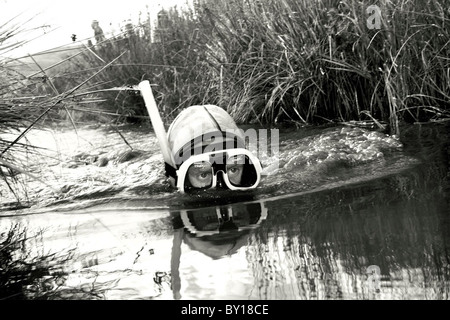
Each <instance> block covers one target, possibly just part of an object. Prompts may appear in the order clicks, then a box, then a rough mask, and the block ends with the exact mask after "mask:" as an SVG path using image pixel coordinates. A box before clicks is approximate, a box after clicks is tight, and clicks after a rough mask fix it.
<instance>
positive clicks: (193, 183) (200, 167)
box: [185, 161, 213, 188]
mask: <svg viewBox="0 0 450 320" xmlns="http://www.w3.org/2000/svg"><path fill="white" fill-rule="evenodd" d="M212 181H213V171H212V167H211V164H210V163H209V162H207V161H201V162H195V163H193V164H191V165H190V167H189V169H188V170H187V177H186V179H185V184H186V186H187V187H191V188H210V187H211V186H212Z"/></svg>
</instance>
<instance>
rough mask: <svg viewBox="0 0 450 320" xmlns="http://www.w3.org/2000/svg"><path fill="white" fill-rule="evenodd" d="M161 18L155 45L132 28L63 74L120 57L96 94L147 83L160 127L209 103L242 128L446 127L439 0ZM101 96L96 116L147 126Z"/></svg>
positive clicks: (203, 6) (139, 113)
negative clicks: (374, 23)
mask: <svg viewBox="0 0 450 320" xmlns="http://www.w3.org/2000/svg"><path fill="white" fill-rule="evenodd" d="M374 4H375V5H377V6H378V8H379V9H380V13H381V15H380V21H379V22H380V26H379V28H374V29H370V28H369V27H368V25H367V20H368V19H369V18H370V12H369V13H367V12H366V10H367V8H368V7H369V6H370V5H374ZM161 14H162V15H163V18H164V19H163V20H162V21H163V23H160V26H159V28H158V29H157V32H158V35H159V42H157V43H155V42H152V41H150V40H151V39H149V32H148V30H147V31H146V29H145V28H146V26H148V21H143V22H142V23H140V24H137V25H133V26H131V27H130V28H129V29H128V31H127V32H126V33H124V34H122V35H120V36H118V37H115V38H113V39H108V40H107V41H106V42H105V43H102V44H97V45H96V46H93V50H95V52H96V54H95V55H93V54H89V53H86V54H84V55H82V56H80V57H79V59H78V60H77V61H75V62H74V61H72V70H71V71H70V72H68V73H67V74H66V75H69V74H70V75H73V72H76V71H78V72H79V75H81V74H83V72H89V70H95V69H96V68H99V67H100V66H101V65H102V64H103V61H102V60H104V61H110V60H111V58H112V57H114V56H116V55H117V54H118V53H119V52H120V51H121V50H124V49H126V50H128V52H127V54H126V55H125V56H123V57H122V58H121V60H120V61H119V62H118V63H116V64H114V65H113V66H112V67H111V68H109V69H108V70H107V71H106V72H103V73H102V75H101V78H97V80H98V83H99V84H100V87H103V88H107V87H108V86H111V85H131V84H136V83H138V82H139V81H140V80H141V78H143V77H144V78H147V79H149V80H150V81H151V83H153V84H155V85H157V86H155V87H154V90H155V93H156V98H157V100H158V102H159V105H160V106H161V109H162V112H163V115H164V116H165V117H168V118H172V117H173V116H174V115H176V114H177V112H178V110H180V109H182V108H184V107H186V106H189V105H193V104H200V103H215V104H219V105H221V106H222V107H224V108H225V109H227V110H228V111H229V112H230V113H231V114H232V115H233V116H234V117H235V119H236V120H237V121H239V122H244V123H247V122H261V123H277V122H282V121H294V122H301V123H304V124H317V123H323V122H339V121H349V120H364V119H369V120H370V119H377V120H378V121H384V122H386V123H388V124H390V127H391V130H393V131H394V132H396V131H398V123H399V121H409V122H421V121H447V120H448V119H449V118H450V114H449V110H448V104H449V103H448V101H449V94H450V92H449V88H450V73H449V72H448V70H449V59H448V56H450V49H449V42H450V34H449V30H450V14H449V11H448V8H447V7H445V6H444V4H443V3H442V2H441V1H438V0H427V1H419V0H393V1H375V2H373V1H356V0H344V1H340V2H339V3H337V2H336V1H331V0H317V1H302V0H259V1H248V0H233V1H225V2H218V1H212V0H203V1H197V2H196V3H195V6H194V8H193V9H192V10H185V11H180V10H175V9H172V10H168V11H165V12H162V13H161ZM161 24H162V25H161ZM99 57H101V59H99ZM69 78H70V77H69ZM64 79H65V80H64ZM67 79H68V78H67V77H66V78H65V76H64V74H62V75H61V76H60V80H59V81H60V82H61V81H62V82H64V81H66V82H67V81H68V80H67ZM70 79H72V80H74V79H76V78H73V77H72V78H70ZM102 97H103V98H105V99H106V101H105V103H104V105H103V107H101V109H102V110H108V111H109V112H113V113H116V114H118V115H122V116H123V117H122V119H126V118H130V117H133V116H136V117H137V118H138V119H139V117H145V116H146V114H145V108H144V107H143V104H142V101H141V99H140V98H139V97H137V96H135V95H131V96H130V95H129V94H126V93H120V94H114V93H108V94H106V95H103V96H102Z"/></svg>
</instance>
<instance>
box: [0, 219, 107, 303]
mask: <svg viewBox="0 0 450 320" xmlns="http://www.w3.org/2000/svg"><path fill="white" fill-rule="evenodd" d="M36 241H37V242H38V241H39V234H37V235H33V236H31V237H30V236H29V235H28V234H27V229H26V227H24V226H22V225H21V224H20V223H15V224H12V225H11V227H10V228H9V230H5V231H3V232H2V233H0V300H61V299H64V300H66V299H70V300H73V299H102V298H103V292H104V289H102V286H101V285H100V284H98V283H95V281H94V282H93V284H92V285H88V286H81V287H76V288H75V287H70V286H68V285H67V280H68V278H69V276H70V272H69V271H68V270H66V269H65V266H67V265H69V264H70V263H71V261H73V258H74V251H75V249H68V250H66V251H64V252H58V253H45V252H43V251H44V250H43V249H42V250H39V251H41V252H38V253H33V248H32V243H34V242H36Z"/></svg>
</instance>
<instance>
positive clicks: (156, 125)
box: [138, 80, 175, 167]
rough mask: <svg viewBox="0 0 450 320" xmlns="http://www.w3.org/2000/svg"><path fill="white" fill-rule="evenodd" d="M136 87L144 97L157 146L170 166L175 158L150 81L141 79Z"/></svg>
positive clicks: (173, 164)
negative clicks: (157, 142)
mask: <svg viewBox="0 0 450 320" xmlns="http://www.w3.org/2000/svg"><path fill="white" fill-rule="evenodd" d="M138 87H139V90H140V91H141V94H142V97H143V98H144V102H145V107H146V108H147V111H148V114H149V116H150V121H151V122H152V126H153V130H154V131H155V134H156V138H157V139H158V141H159V147H160V149H161V153H162V155H163V158H164V161H165V162H166V163H167V164H169V165H170V166H172V167H174V166H175V159H174V157H173V155H172V152H171V151H170V147H169V141H168V139H167V134H166V129H165V128H164V123H163V122H162V120H161V116H160V114H159V110H158V107H157V105H156V101H155V98H154V96H153V92H152V88H151V87H150V82H148V80H144V81H141V82H140V83H139V86H138Z"/></svg>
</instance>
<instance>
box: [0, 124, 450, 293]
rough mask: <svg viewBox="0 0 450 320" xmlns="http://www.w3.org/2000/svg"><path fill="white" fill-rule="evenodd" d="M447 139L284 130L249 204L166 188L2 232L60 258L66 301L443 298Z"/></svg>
mask: <svg viewBox="0 0 450 320" xmlns="http://www.w3.org/2000/svg"><path fill="white" fill-rule="evenodd" d="M448 129H449V127H448V126H444V125H439V126H438V125H436V126H410V127H405V128H403V129H402V134H401V137H400V141H401V142H402V146H401V148H400V147H399V145H398V144H396V143H395V141H391V140H383V139H379V138H377V137H381V136H376V137H375V138H377V139H369V140H370V141H372V142H373V141H376V143H374V144H371V145H368V142H367V141H368V140H367V139H361V138H360V136H361V134H362V132H359V131H351V132H350V134H345V135H344V136H343V135H342V134H343V131H342V130H341V129H339V130H337V131H336V130H335V129H331V130H328V129H327V130H323V129H313V130H306V131H300V132H299V131H295V130H285V131H282V132H281V135H280V138H281V139H280V141H281V142H280V157H281V160H282V164H281V168H280V170H278V171H277V172H276V173H273V174H271V175H269V176H267V177H266V178H265V179H266V180H265V182H264V183H263V184H262V186H261V188H259V189H258V191H256V192H253V193H251V194H240V195H239V196H233V197H232V196H230V194H225V195H221V196H211V197H206V199H205V197H189V196H180V195H179V194H177V193H174V192H168V191H167V190H166V189H165V188H162V189H160V190H159V189H158V190H159V191H157V192H154V193H153V194H152V195H145V194H144V196H141V197H129V198H128V199H126V201H125V200H124V198H123V196H122V195H121V197H117V198H118V199H116V200H114V199H112V200H109V201H108V202H106V203H103V204H102V205H101V206H92V207H89V208H85V209H78V210H64V209H59V211H48V210H47V212H39V213H37V212H33V211H25V212H23V213H22V214H10V215H9V214H6V213H3V214H2V217H1V218H0V225H1V229H2V230H6V229H7V228H8V226H10V225H11V224H13V223H16V222H19V223H20V225H23V226H24V227H26V228H27V232H28V234H30V235H32V234H33V233H36V234H38V235H39V236H38V237H30V239H29V240H28V244H27V248H28V249H27V250H28V252H29V253H33V254H31V255H39V254H40V255H42V254H43V253H44V252H45V253H49V252H56V253H57V254H56V255H55V256H52V258H51V262H52V265H57V266H58V270H63V271H64V273H65V275H64V276H63V277H62V280H61V279H60V280H58V281H59V282H58V281H55V282H54V283H53V284H52V286H50V287H51V288H50V289H48V290H53V291H55V292H57V291H59V292H61V294H60V297H66V298H72V299H77V298H78V299H93V298H101V299H262V300H267V299H269V300H272V299H431V300H435V299H448V298H449V291H450V282H449V280H450V279H449V277H450V251H449V250H450V217H449V209H448V208H449V206H448V204H449V185H448V179H449V170H448V165H449V151H448V143H449V139H448V138H449V136H448V132H449V130H448ZM345 130H347V129H344V131H345ZM345 132H346V131H345ZM345 132H344V133H345ZM349 141H350V142H349ZM361 145H362V148H360V146H361ZM334 147H335V148H336V149H337V152H336V154H337V156H336V157H337V158H333V156H334V153H333V154H332V152H333V151H332V150H331V149H333V148H334ZM346 148H350V149H351V150H350V149H348V150H347V149H346ZM358 148H359V149H358ZM368 149H369V151H367V150H368ZM355 150H356V151H355ZM361 150H362V151H361ZM344 151H345V152H344ZM324 152H327V154H326V155H325V156H323V153H324ZM339 152H340V153H339ZM339 154H340V155H339ZM330 155H331V156H330ZM292 159H296V160H295V161H294V160H292ZM330 159H331V160H330ZM355 159H356V160H355ZM269 160H270V159H268V160H267V159H266V160H264V159H263V162H264V161H267V162H270V161H269ZM119 198H120V199H119ZM65 252H70V254H67V255H65ZM49 277H51V275H50V276H49ZM50 283H52V282H51V281H50Z"/></svg>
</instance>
